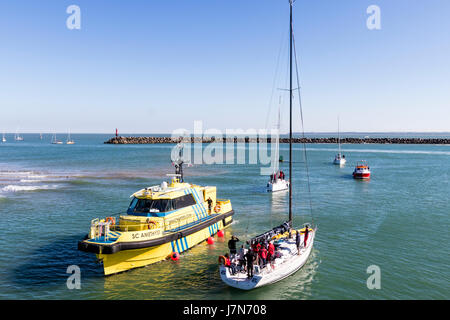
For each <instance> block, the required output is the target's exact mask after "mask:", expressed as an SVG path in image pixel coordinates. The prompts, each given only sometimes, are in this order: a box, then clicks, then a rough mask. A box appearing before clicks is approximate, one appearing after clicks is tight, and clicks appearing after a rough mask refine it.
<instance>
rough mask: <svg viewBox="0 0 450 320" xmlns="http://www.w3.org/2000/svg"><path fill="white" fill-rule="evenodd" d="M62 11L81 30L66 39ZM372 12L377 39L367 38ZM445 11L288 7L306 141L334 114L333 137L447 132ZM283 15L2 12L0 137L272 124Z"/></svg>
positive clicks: (245, 3)
mask: <svg viewBox="0 0 450 320" xmlns="http://www.w3.org/2000/svg"><path fill="white" fill-rule="evenodd" d="M72 4H76V5H78V6H79V7H80V8H81V30H69V29H67V28H66V19H67V17H68V16H69V15H68V14H67V13H66V8H67V7H68V6H69V5H72ZM372 4H375V5H378V6H379V7H380V9H381V27H382V29H381V30H372V31H371V30H368V29H367V27H366V19H367V17H368V14H367V13H366V9H367V7H368V6H369V5H372ZM448 12H450V1H448V0H370V1H366V0H345V1H335V0H316V1H310V0H297V1H296V3H295V8H294V19H295V21H294V24H295V36H296V43H297V48H298V53H299V59H300V77H301V86H302V100H303V107H304V116H305V129H306V131H309V132H326V131H336V130H337V120H336V119H337V117H338V115H339V117H340V123H341V131H364V132H370V131H378V132H380V131H450V58H449V57H450V20H449V19H448ZM288 15H289V7H288V0H258V1H256V0H210V1H206V0H172V1H164V0H151V1H149V0H147V1H133V0H130V1H124V0H120V1H118V0H116V1H112V0H107V1H106V0H105V1H103V0H95V1H86V0H71V1H63V0H54V1H50V0H42V1H31V0H30V1H23V0H14V1H13V0H5V1H2V2H1V3H0V43H1V46H0V70H1V72H0V88H1V89H0V131H3V130H6V131H7V132H14V131H16V129H17V128H18V127H19V128H20V129H19V130H20V131H21V132H54V131H56V132H67V130H69V129H70V130H71V131H72V132H113V131H114V129H115V128H116V127H117V128H119V131H120V132H124V133H125V132H126V133H170V132H172V130H174V129H177V128H186V129H189V130H193V122H194V120H203V123H204V125H203V126H204V128H217V129H220V130H224V129H225V128H230V129H236V128H242V129H247V128H257V129H258V128H264V127H265V125H266V119H267V117H268V116H269V119H270V121H269V122H270V124H274V123H275V122H276V121H275V120H276V109H277V106H278V102H279V99H280V97H279V96H280V95H281V96H283V95H284V97H283V100H282V101H284V102H287V97H285V95H286V94H285V93H284V92H283V91H279V90H275V91H274V95H273V102H272V104H271V108H270V113H269V103H270V101H271V96H272V95H271V94H272V89H273V83H274V79H275V80H276V81H275V83H276V84H275V89H276V88H278V87H283V86H285V85H286V83H285V81H284V82H283V81H279V80H280V79H286V69H287V68H286V63H287V51H286V49H287V37H288V17H289V16H288ZM280 48H281V49H280ZM279 52H281V53H282V54H281V58H280V66H281V67H279V68H278V69H277V68H276V67H277V60H278V56H279ZM276 75H279V76H276ZM282 114H283V121H282V122H283V126H282V129H283V131H284V130H286V129H287V126H286V125H284V124H285V123H287V120H288V119H287V115H288V110H287V105H286V104H285V103H284V104H283V109H282ZM294 116H295V119H294V122H295V125H294V129H296V130H298V129H299V128H300V126H299V116H298V110H297V109H296V112H294Z"/></svg>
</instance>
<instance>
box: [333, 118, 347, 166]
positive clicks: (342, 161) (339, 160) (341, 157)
mask: <svg viewBox="0 0 450 320" xmlns="http://www.w3.org/2000/svg"><path fill="white" fill-rule="evenodd" d="M338 146H339V152H338V154H337V155H336V156H335V157H334V164H337V165H340V166H343V165H344V164H345V163H346V162H347V160H346V159H345V155H343V154H342V152H341V132H340V128H339V117H338Z"/></svg>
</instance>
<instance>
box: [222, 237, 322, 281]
mask: <svg viewBox="0 0 450 320" xmlns="http://www.w3.org/2000/svg"><path fill="white" fill-rule="evenodd" d="M316 231H317V229H315V230H314V231H312V232H310V233H309V236H308V240H307V244H306V248H301V249H300V254H298V252H297V246H296V244H295V239H289V240H287V241H285V243H283V244H282V245H281V247H280V248H281V252H282V253H283V257H281V258H278V259H275V261H273V262H272V265H270V264H269V263H268V264H267V266H266V267H265V268H263V269H262V270H258V269H259V267H258V266H255V269H256V270H255V272H254V275H253V277H252V278H248V277H247V273H244V272H237V273H236V274H234V275H232V274H231V272H230V271H231V270H230V268H229V267H225V266H223V265H221V266H220V277H221V278H222V281H223V282H225V283H226V284H227V285H229V286H230V287H234V288H237V289H242V290H252V289H256V288H259V287H262V286H265V285H268V284H272V283H275V282H278V281H280V280H283V279H284V278H287V277H289V276H290V275H292V274H294V273H295V272H296V271H298V270H299V269H301V268H302V267H303V266H304V265H305V263H306V261H308V258H309V255H310V254H311V250H312V248H313V245H314V238H315V233H316ZM303 238H304V235H301V243H302V244H303Z"/></svg>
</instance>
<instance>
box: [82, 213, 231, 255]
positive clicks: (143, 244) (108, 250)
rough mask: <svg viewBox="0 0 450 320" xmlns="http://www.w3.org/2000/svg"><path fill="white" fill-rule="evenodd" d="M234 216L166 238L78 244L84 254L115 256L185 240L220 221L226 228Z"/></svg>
mask: <svg viewBox="0 0 450 320" xmlns="http://www.w3.org/2000/svg"><path fill="white" fill-rule="evenodd" d="M233 214H234V210H231V211H229V212H227V213H224V214H221V215H219V216H217V217H214V218H212V219H210V220H207V221H204V222H202V223H199V224H198V225H195V226H193V227H191V228H188V229H186V230H182V231H179V232H176V233H171V234H168V235H166V236H163V237H160V238H157V239H151V240H147V241H134V242H118V243H113V244H111V245H104V244H98V243H89V242H86V241H79V242H78V250H81V251H84V252H90V253H96V254H99V253H102V254H113V253H116V252H119V251H122V250H133V249H143V248H150V247H155V246H159V245H162V244H164V243H168V242H171V241H175V240H178V239H181V238H184V237H186V236H188V235H191V234H193V233H196V232H198V231H200V230H202V229H205V228H208V227H209V226H211V225H213V224H215V223H217V222H219V221H220V220H223V226H224V227H225V226H227V225H229V224H230V223H231V222H232V221H233V220H232V219H231V221H230V222H228V223H225V219H226V218H228V217H230V216H232V215H233Z"/></svg>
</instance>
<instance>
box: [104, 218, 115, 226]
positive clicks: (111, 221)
mask: <svg viewBox="0 0 450 320" xmlns="http://www.w3.org/2000/svg"><path fill="white" fill-rule="evenodd" d="M105 221H106V223H108V222H109V223H111V225H112V226H113V225H115V224H116V219H115V218H114V217H107V218H106V220H105Z"/></svg>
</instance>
